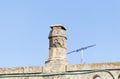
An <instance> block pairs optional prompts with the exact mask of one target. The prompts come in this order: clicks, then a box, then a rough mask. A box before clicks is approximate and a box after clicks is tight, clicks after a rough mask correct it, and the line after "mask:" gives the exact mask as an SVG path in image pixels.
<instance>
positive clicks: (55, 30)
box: [45, 24, 68, 65]
mask: <svg viewBox="0 0 120 79" xmlns="http://www.w3.org/2000/svg"><path fill="white" fill-rule="evenodd" d="M65 31H66V28H65V27H64V26H62V25H60V24H55V25H51V31H50V33H49V37H48V38H49V58H48V60H47V61H46V62H45V63H46V64H47V63H52V64H63V65H66V64H68V62H67V59H66V40H67V37H66V33H65Z"/></svg>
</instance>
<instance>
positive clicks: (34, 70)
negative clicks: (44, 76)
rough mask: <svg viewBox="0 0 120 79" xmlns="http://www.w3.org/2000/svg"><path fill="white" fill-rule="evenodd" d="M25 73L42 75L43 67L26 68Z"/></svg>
mask: <svg viewBox="0 0 120 79" xmlns="http://www.w3.org/2000/svg"><path fill="white" fill-rule="evenodd" d="M24 73H42V66H41V67H40V66H29V67H24Z"/></svg>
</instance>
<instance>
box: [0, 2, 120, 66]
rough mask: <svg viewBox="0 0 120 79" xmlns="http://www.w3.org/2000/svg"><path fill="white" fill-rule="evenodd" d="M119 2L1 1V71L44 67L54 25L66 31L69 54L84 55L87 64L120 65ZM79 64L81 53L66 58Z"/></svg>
mask: <svg viewBox="0 0 120 79" xmlns="http://www.w3.org/2000/svg"><path fill="white" fill-rule="evenodd" d="M119 4H120V0H1V1H0V61H1V63H0V67H16V66H42V65H44V62H45V61H46V60H47V58H48V52H49V50H48V48H49V47H48V46H49V42H48V34H49V31H50V25H51V24H62V25H64V26H65V27H66V28H67V31H66V33H67V38H68V40H67V52H70V51H72V50H75V49H78V48H81V47H84V46H88V45H91V44H96V47H93V48H90V49H88V50H85V51H84V58H85V59H84V61H85V63H97V62H119V61H120V5H119ZM67 59H68V61H69V62H70V63H72V64H80V52H77V53H73V54H70V55H67Z"/></svg>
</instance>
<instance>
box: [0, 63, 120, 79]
mask: <svg viewBox="0 0 120 79" xmlns="http://www.w3.org/2000/svg"><path fill="white" fill-rule="evenodd" d="M110 73H111V74H112V75H113V76H114V77H115V79H120V78H118V77H119V76H120V62H113V63H94V64H74V65H71V64H69V65H60V66H56V65H52V66H48V65H44V66H30V67H15V68H0V79H95V77H98V76H99V77H101V79H113V78H112V76H111V75H110ZM2 77H3V78H2Z"/></svg>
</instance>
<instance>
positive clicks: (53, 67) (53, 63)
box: [0, 25, 120, 79]
mask: <svg viewBox="0 0 120 79" xmlns="http://www.w3.org/2000/svg"><path fill="white" fill-rule="evenodd" d="M51 29H52V30H51V32H50V34H49V41H50V45H49V58H48V60H47V61H46V62H45V65H44V66H29V67H14V68H0V79H96V77H100V78H101V79H113V78H112V77H111V76H110V74H109V73H107V72H93V73H89V74H87V73H86V74H64V75H59V74H58V73H73V72H74V73H75V72H81V73H82V72H88V71H90V70H110V72H111V73H112V74H113V75H114V77H115V79H120V62H112V63H92V64H69V63H68V61H67V59H66V40H67V37H66V34H65V30H66V29H65V27H64V26H62V25H52V26H51ZM37 74H38V75H47V76H37ZM51 74H57V75H53V76H50V75H51ZM16 75H17V76H16ZM30 75H31V76H30ZM3 76H4V77H6V76H7V77H6V78H2V77H3ZM11 76H12V77H11ZM15 76H16V77H15ZM18 76H19V77H18Z"/></svg>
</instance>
